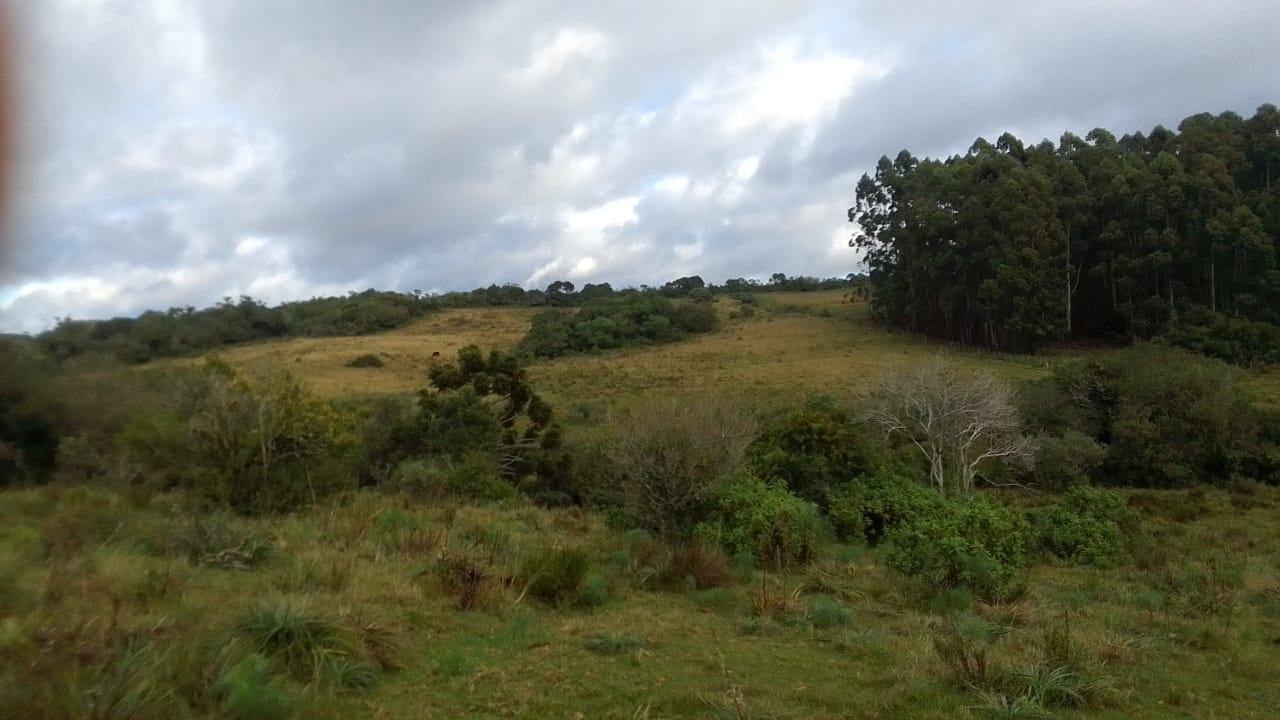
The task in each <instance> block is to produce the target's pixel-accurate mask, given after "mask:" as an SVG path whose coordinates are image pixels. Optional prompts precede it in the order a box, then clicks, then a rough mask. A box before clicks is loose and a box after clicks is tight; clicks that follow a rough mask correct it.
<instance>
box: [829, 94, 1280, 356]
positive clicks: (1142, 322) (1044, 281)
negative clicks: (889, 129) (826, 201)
mask: <svg viewBox="0 0 1280 720" xmlns="http://www.w3.org/2000/svg"><path fill="white" fill-rule="evenodd" d="M848 218H849V221H850V222H853V223H855V224H856V225H857V230H856V232H855V233H854V235H853V237H852V239H851V240H850V245H851V246H854V247H856V248H858V249H860V250H862V251H863V252H864V253H865V261H866V264H867V267H868V270H869V276H870V281H871V284H872V287H873V292H874V298H873V301H872V303H873V309H874V312H875V313H876V315H877V317H879V318H880V319H882V320H883V321H885V322H887V323H888V324H891V325H894V326H897V327H900V328H903V329H906V330H910V331H913V332H920V333H924V334H926V335H930V336H934V337H939V338H945V339H948V340H952V341H958V342H962V343H968V344H973V345H982V346H987V347H991V348H995V349H1000V350H1013V351H1034V350H1035V349H1037V348H1039V347H1041V346H1043V345H1045V344H1047V343H1051V342H1055V341H1062V340H1098V339H1114V340H1121V341H1125V340H1131V339H1134V338H1152V337H1156V336H1163V337H1165V338H1166V339H1167V340H1169V341H1170V342H1173V343H1174V344H1177V345H1182V346H1185V347H1188V348H1190V349H1194V350H1197V351H1200V352H1204V353H1207V354H1210V355H1215V356H1218V357H1220V358H1222V359H1224V360H1228V361H1229V362H1234V363H1237V364H1250V363H1255V362H1278V361H1280V328H1277V324H1280V265H1278V259H1277V258H1278V256H1280V111H1278V110H1277V108H1276V107H1275V106H1274V105H1263V106H1261V107H1259V108H1258V109H1257V111H1256V113H1255V114H1254V115H1253V116H1252V117H1250V118H1248V119H1245V118H1242V117H1241V116H1239V115H1237V114H1235V113H1232V112H1224V113H1222V114H1219V115H1212V114H1209V113H1202V114H1198V115H1193V116H1191V117H1188V118H1186V119H1185V120H1183V121H1182V122H1181V123H1180V124H1179V125H1178V127H1177V130H1176V131H1175V130H1170V129H1167V128H1165V127H1162V126H1157V127H1156V128H1155V129H1153V130H1152V131H1151V132H1150V133H1149V134H1145V135H1144V134H1143V133H1141V132H1135V133H1132V134H1128V135H1124V136H1123V137H1121V138H1119V139H1117V138H1116V137H1115V135H1114V134H1112V133H1111V132H1109V131H1107V130H1104V129H1101V128H1099V129H1095V130H1093V131H1091V132H1090V133H1088V134H1087V135H1086V136H1085V137H1084V138H1081V137H1078V136H1076V135H1074V134H1072V133H1066V134H1064V135H1063V136H1062V138H1061V140H1060V141H1059V142H1058V143H1057V144H1056V145H1055V144H1054V143H1052V142H1050V141H1048V140H1044V141H1042V142H1040V143H1038V144H1035V145H1030V144H1026V143H1024V142H1023V141H1022V140H1019V139H1018V138H1016V137H1014V136H1013V135H1011V134H1009V133H1005V134H1003V135H1001V136H1000V137H999V139H998V140H997V141H996V143H995V144H994V145H993V144H991V143H990V142H988V141H987V140H985V139H982V138H979V139H978V140H977V141H976V142H974V144H973V146H972V147H971V148H969V150H968V152H966V153H964V154H963V155H955V156H952V157H948V158H946V159H941V160H939V159H931V158H923V159H922V158H917V157H915V156H914V155H912V154H911V153H910V152H909V151H907V150H903V151H902V152H900V153H899V154H898V155H897V157H895V158H893V159H892V160H890V159H889V158H888V157H882V158H881V159H880V161H879V163H878V164H877V166H876V169H875V172H874V173H873V174H869V175H863V177H862V178H861V180H860V181H859V182H858V185H857V188H856V193H855V200H854V205H853V207H851V208H849V213H848Z"/></svg>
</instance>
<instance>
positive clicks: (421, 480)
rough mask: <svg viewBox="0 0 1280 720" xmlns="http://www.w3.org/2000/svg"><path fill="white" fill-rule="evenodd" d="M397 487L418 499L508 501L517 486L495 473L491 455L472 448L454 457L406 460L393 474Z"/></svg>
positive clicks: (513, 495)
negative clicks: (449, 498)
mask: <svg viewBox="0 0 1280 720" xmlns="http://www.w3.org/2000/svg"><path fill="white" fill-rule="evenodd" d="M392 477H393V484H394V485H395V486H396V487H397V488H399V489H400V490H402V491H404V492H406V493H408V494H410V495H413V496H415V497H419V498H426V499H440V498H443V497H456V498H467V499H471V500H481V501H491V502H497V501H503V500H511V499H513V498H515V497H518V496H519V493H518V492H517V491H516V488H515V486H514V485H512V484H511V483H509V482H507V481H506V480H504V479H503V478H502V476H501V475H499V474H498V464H497V461H496V460H495V459H494V457H493V454H492V453H490V452H485V451H483V450H475V451H472V452H470V453H467V454H466V455H464V456H462V457H461V458H459V459H457V460H452V459H449V458H442V459H438V460H408V461H406V462H403V463H401V464H400V465H399V466H398V467H397V468H396V470H395V473H394V474H393V475H392Z"/></svg>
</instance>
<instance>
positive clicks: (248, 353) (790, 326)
mask: <svg viewBox="0 0 1280 720" xmlns="http://www.w3.org/2000/svg"><path fill="white" fill-rule="evenodd" d="M759 298H760V306H759V309H758V311H757V313H756V314H755V316H754V317H750V318H738V319H730V320H727V321H726V322H725V323H724V324H723V326H722V327H721V328H720V329H718V330H716V331H715V332H712V333H709V334H707V335H700V336H695V337H693V338H691V339H689V340H687V341H684V342H680V343H675V344H671V345H659V346H654V347H649V348H639V349H628V350H619V351H614V352H610V353H604V354H600V355H590V356H578V357H567V358H559V359H555V360H550V361H544V362H539V363H536V364H535V365H533V366H532V367H531V368H530V374H531V375H532V377H533V380H534V382H535V384H536V386H537V387H538V388H539V390H540V391H542V392H544V393H545V394H546V395H547V396H548V398H549V399H551V400H552V401H553V402H555V401H558V402H559V403H562V404H564V403H573V402H606V403H610V404H612V403H616V402H626V401H627V400H628V399H630V398H633V397H637V396H642V395H650V394H668V393H671V394H679V395H687V394H696V393H720V392H730V393H741V394H745V395H748V396H750V397H751V399H752V400H753V402H769V401H789V400H792V399H794V398H795V396H796V395H797V393H801V394H803V393H811V392H812V393H818V392H828V393H830V392H836V393H841V392H845V391H852V390H856V389H857V388H859V387H862V386H864V385H865V384H866V383H867V382H869V381H871V380H874V379H875V378H876V377H877V376H879V375H880V374H882V373H884V372H886V371H888V370H890V369H892V368H895V367H899V366H901V365H902V364H903V363H909V362H912V361H915V360H919V359H922V358H925V357H928V356H930V355H933V354H937V353H945V354H947V355H949V356H951V357H953V358H955V359H958V360H960V361H961V362H965V363H969V364H973V365H975V366H977V365H981V366H983V367H987V368H991V369H994V370H996V371H997V372H999V373H1000V374H1001V375H1003V376H1005V377H1008V378H1010V379H1024V378H1030V377H1037V376H1040V375H1042V374H1044V372H1045V368H1046V363H1047V362H1052V360H1050V359H1044V358H1027V357H1020V356H1014V355H1003V354H1002V355H993V354H990V353H983V352H977V351H972V350H964V349H958V348H954V347H947V346H941V345H937V344H933V343H929V342H927V341H925V340H923V339H921V338H918V337H914V336H910V335H904V334H896V333H891V332H887V331H885V330H884V329H882V328H880V327H878V326H876V325H874V324H873V323H872V322H871V320H870V318H869V317H868V313H867V310H868V306H867V305H865V304H857V305H850V304H847V303H845V302H843V295H842V293H841V292H839V291H831V292H813V293H769V294H763V295H760V296H759ZM737 305H738V303H736V302H733V301H727V300H725V301H721V304H720V307H719V309H720V313H721V316H722V317H726V318H727V317H728V315H729V314H730V313H731V312H733V310H734V309H735V308H736V307H737ZM534 312H535V311H529V310H453V311H449V312H446V313H442V314H440V315H436V316H433V317H431V318H429V319H426V320H424V321H422V322H419V323H416V324H414V325H412V326H409V327H407V328H405V329H402V330H397V331H393V332H389V333H384V334H380V335H371V336H366V337H355V338H323V339H302V340H288V341H283V342H274V343H263V344H255V345H247V346H243V347H239V348H235V349H232V350H229V351H227V352H226V353H224V355H223V356H224V357H225V358H226V359H227V360H228V361H229V362H231V363H232V364H233V365H237V366H240V367H244V368H250V369H252V368H260V367H267V366H271V365H276V366H282V367H286V368H289V369H291V370H292V371H294V372H295V373H296V374H297V375H298V376H299V377H301V378H302V379H303V381H304V382H306V383H307V385H308V386H310V387H311V388H312V389H313V390H315V391H317V392H319V393H322V394H325V395H329V396H338V395H350V394H353V393H356V394H365V393H389V392H412V391H414V390H417V389H419V388H421V387H423V386H424V384H425V378H426V368H427V366H428V364H429V363H430V361H431V355H432V353H433V352H439V353H440V354H441V356H443V357H445V358H451V357H452V356H453V354H454V353H455V352H456V351H457V349H458V348H460V347H462V346H464V345H468V344H476V345H479V346H480V347H481V348H483V349H486V350H487V349H491V348H492V349H510V348H512V347H514V346H515V345H516V343H518V342H519V340H520V338H521V337H522V336H523V335H524V333H525V332H526V331H527V330H528V327H529V321H530V319H531V317H532V315H533V314H534ZM362 353H376V354H378V355H380V356H382V357H383V359H384V361H385V363H386V366H385V367H382V368H348V367H345V363H346V362H347V361H349V360H350V359H351V358H353V357H355V356H356V355H359V354H362Z"/></svg>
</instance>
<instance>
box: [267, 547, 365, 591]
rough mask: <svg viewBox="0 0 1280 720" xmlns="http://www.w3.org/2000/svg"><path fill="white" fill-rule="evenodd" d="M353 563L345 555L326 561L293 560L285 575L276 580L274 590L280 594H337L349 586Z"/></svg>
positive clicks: (353, 567) (312, 559)
mask: <svg viewBox="0 0 1280 720" xmlns="http://www.w3.org/2000/svg"><path fill="white" fill-rule="evenodd" d="M354 571H355V561H354V560H352V559H351V558H350V557H349V556H346V555H336V556H333V557H329V558H327V559H320V558H299V559H295V560H294V561H293V562H292V563H291V564H290V565H289V567H288V568H287V570H286V571H285V573H284V574H283V575H281V576H279V577H277V578H276V581H275V586H276V589H278V590H280V591H281V592H312V591H320V592H327V593H331V594H334V595H336V594H339V593H341V592H343V591H344V590H346V589H347V586H348V585H350V584H351V575H352V573H353V572H354Z"/></svg>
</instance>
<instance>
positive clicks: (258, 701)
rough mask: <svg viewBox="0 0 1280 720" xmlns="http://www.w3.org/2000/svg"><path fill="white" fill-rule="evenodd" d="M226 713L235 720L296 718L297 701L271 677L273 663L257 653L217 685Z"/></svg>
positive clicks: (221, 706) (217, 694)
mask: <svg viewBox="0 0 1280 720" xmlns="http://www.w3.org/2000/svg"><path fill="white" fill-rule="evenodd" d="M214 694H215V696H216V697H217V698H218V705H219V708H220V709H221V710H222V712H223V713H224V714H225V715H226V716H227V717H229V718H233V719H234V720H284V719H285V718H289V717H293V716H294V713H295V710H294V708H295V705H296V704H297V699H296V697H295V696H294V694H293V692H292V691H290V690H289V688H287V687H285V686H284V685H283V684H281V683H280V682H279V681H278V680H276V679H275V677H274V676H273V675H272V673H271V661H270V660H268V659H267V658H266V657H264V656H262V655H260V654H258V653H253V654H250V655H247V656H245V657H244V658H242V659H241V660H240V661H239V662H237V663H236V664H234V665H232V666H231V667H230V668H228V669H227V671H226V672H225V673H223V674H222V676H221V677H219V678H218V679H217V681H216V683H215V684H214Z"/></svg>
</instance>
